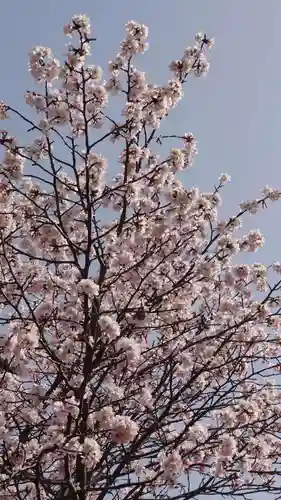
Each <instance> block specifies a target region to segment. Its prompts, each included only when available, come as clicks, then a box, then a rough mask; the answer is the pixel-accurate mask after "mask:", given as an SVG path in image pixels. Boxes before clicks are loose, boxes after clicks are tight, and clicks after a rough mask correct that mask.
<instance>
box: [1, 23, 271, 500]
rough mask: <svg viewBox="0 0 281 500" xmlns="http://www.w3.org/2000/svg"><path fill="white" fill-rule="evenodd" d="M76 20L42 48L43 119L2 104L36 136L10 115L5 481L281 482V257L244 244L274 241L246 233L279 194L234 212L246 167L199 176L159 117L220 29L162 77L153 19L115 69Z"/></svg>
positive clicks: (4, 182) (52, 488)
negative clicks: (186, 180) (146, 66)
mask: <svg viewBox="0 0 281 500" xmlns="http://www.w3.org/2000/svg"><path fill="white" fill-rule="evenodd" d="M64 33H65V35H67V36H69V37H70V38H71V42H70V44H69V46H68V52H67V56H66V60H65V61H64V62H63V63H61V62H60V61H59V60H58V59H56V58H55V57H54V56H53V54H52V51H51V50H50V49H49V48H46V47H41V46H39V47H35V48H34V49H33V50H32V51H31V52H30V54H29V67H30V72H31V74H32V76H33V77H34V79H35V82H36V84H37V90H36V91H29V92H27V93H26V103H27V104H28V105H29V106H30V107H31V108H32V110H31V113H32V114H33V116H34V118H27V117H26V116H25V114H23V113H22V112H20V111H18V110H16V109H14V108H13V107H12V106H10V105H9V104H7V103H4V102H1V105H0V117H1V119H2V120H7V124H8V125H9V120H11V118H12V117H15V118H16V119H22V120H23V121H24V122H25V123H26V125H27V127H28V129H29V133H30V136H33V138H32V139H31V140H30V143H29V144H28V145H22V144H21V142H20V139H18V138H16V137H14V136H12V135H11V132H10V130H9V131H8V130H7V129H4V130H1V132H0V143H1V146H2V151H3V155H2V163H1V165H0V205H1V209H0V281H1V288H0V308H1V313H0V323H1V325H2V326H1V330H0V368H1V373H0V399H1V405H0V448H1V455H0V496H1V498H3V499H11V500H12V499H20V500H24V499H26V500H29V499H30V500H35V499H36V500H44V499H50V500H51V499H62V498H65V499H66V498H67V499H78V500H93V499H97V500H102V499H104V498H109V495H110V498H113V499H116V500H118V499H121V498H122V499H124V500H125V499H126V500H137V499H141V498H143V499H147V500H150V499H159V500H160V499H166V498H174V499H189V498H197V497H199V496H202V495H220V494H224V495H232V496H233V497H235V496H237V497H238V496H241V495H244V497H245V498H247V496H248V497H249V496H250V495H251V494H252V493H254V492H270V491H272V492H274V493H275V494H278V492H279V491H280V488H279V487H278V482H275V479H276V476H277V475H278V474H279V473H280V472H279V471H280V458H279V457H280V454H281V442H280V430H281V421H280V417H281V393H280V390H279V387H278V375H277V374H278V370H279V365H280V360H281V337H280V333H279V332H280V327H281V318H280V311H281V293H280V287H281V278H280V275H281V264H280V263H278V262H276V263H274V264H273V265H272V266H269V267H266V266H264V265H262V264H260V263H255V264H252V265H242V264H240V262H239V263H238V261H237V259H236V256H237V254H238V253H242V252H256V250H258V249H259V248H260V247H261V246H262V245H263V244H264V239H263V236H262V234H261V233H260V231H258V230H253V231H250V232H249V233H248V234H245V235H242V236H241V234H242V233H241V229H240V228H241V218H242V216H243V215H244V214H246V213H249V214H255V213H257V212H258V211H259V210H262V209H263V208H265V207H266V205H267V203H270V202H274V201H276V200H278V199H279V198H280V193H279V191H278V190H276V189H273V188H269V187H268V186H266V187H265V188H264V189H263V190H262V192H261V195H260V198H258V199H256V200H252V201H246V202H243V203H241V205H240V208H239V212H238V213H237V214H236V215H235V216H234V217H231V218H230V219H229V220H225V221H222V220H221V219H220V218H219V214H218V208H219V205H220V202H221V198H220V192H221V189H222V188H223V186H224V184H225V183H227V182H228V181H229V180H230V178H229V176H228V175H227V174H225V173H223V174H221V176H220V178H219V181H218V183H217V186H216V187H215V189H214V190H213V191H212V192H208V193H206V192H201V191H200V190H199V189H197V188H189V189H187V188H186V187H185V186H184V184H183V182H182V181H181V180H180V178H179V174H180V173H181V172H182V171H183V170H188V169H189V168H190V167H191V166H192V164H193V160H194V157H195V155H196V154H197V148H196V140H195V138H194V136H193V135H192V134H191V133H183V132H178V131H176V132H175V133H174V134H173V135H171V136H163V135H161V134H160V126H161V122H162V121H163V120H166V119H167V116H168V114H169V113H170V111H171V110H172V108H173V107H174V106H175V105H177V104H178V102H179V101H180V99H181V98H182V97H183V86H184V84H185V82H186V80H187V78H188V77H192V76H193V75H194V76H201V75H204V74H205V73H206V72H207V71H208V69H209V63H208V61H207V52H208V50H209V49H210V48H211V47H212V45H213V40H212V39H209V38H208V37H207V36H206V35H204V34H201V33H198V34H197V35H196V37H195V44H194V45H193V46H190V47H187V48H186V50H185V51H184V53H183V56H182V58H181V59H179V60H175V61H172V62H171V63H170V70H171V73H172V76H171V80H170V81H168V83H167V84H165V85H163V86H156V85H152V84H150V83H149V82H148V81H147V76H146V74H145V73H144V72H141V71H139V70H138V69H137V68H136V67H135V65H134V57H135V56H136V55H138V54H141V53H143V52H145V51H146V50H147V48H148V41H147V40H148V29H147V27H146V26H143V25H141V24H138V23H136V22H134V21H130V22H128V23H127V25H126V35H125V39H124V40H123V41H122V43H121V46H120V51H119V52H118V54H117V55H116V56H115V57H114V58H113V59H112V61H110V63H109V70H108V72H107V74H106V75H105V80H103V74H102V69H101V68H100V67H98V66H95V65H88V62H87V61H88V59H87V57H88V56H90V53H91V44H92V43H93V42H95V39H94V38H92V37H91V30H90V23H89V19H88V18H87V17H86V16H84V15H78V16H74V17H73V18H72V20H71V21H70V23H69V24H67V25H66V26H65V27H64ZM115 95H118V96H119V97H118V99H119V102H120V103H122V104H121V107H122V109H121V112H120V119H119V121H118V122H116V121H115V120H114V119H113V118H112V117H110V115H109V111H108V109H109V101H110V99H111V97H112V96H115ZM5 123H6V122H5ZM170 139H171V140H173V141H174V142H176V146H177V147H173V148H171V149H170V150H169V154H168V155H167V156H165V155H160V154H155V150H156V149H157V148H158V149H159V147H160V146H161V144H162V143H163V141H168V140H170ZM108 141H110V142H111V143H113V144H115V147H116V158H117V161H116V165H115V166H114V169H115V173H114V175H115V177H114V178H112V176H111V175H109V174H108V171H107V167H108V163H109V162H108V159H107V158H106V157H104V156H103V155H102V154H101V152H100V147H101V144H104V143H105V144H107V143H108ZM156 145H157V148H156ZM158 149H157V150H158ZM117 164H118V165H119V167H118V171H116V169H117ZM186 175H188V173H187V174H186ZM237 230H239V231H237ZM240 233H241V234H240ZM269 272H270V274H271V276H273V277H274V276H275V284H274V285H270V284H269V280H268V273H269ZM260 292H261V294H260ZM261 296H262V298H261V299H260V297H261ZM276 375H277V376H276Z"/></svg>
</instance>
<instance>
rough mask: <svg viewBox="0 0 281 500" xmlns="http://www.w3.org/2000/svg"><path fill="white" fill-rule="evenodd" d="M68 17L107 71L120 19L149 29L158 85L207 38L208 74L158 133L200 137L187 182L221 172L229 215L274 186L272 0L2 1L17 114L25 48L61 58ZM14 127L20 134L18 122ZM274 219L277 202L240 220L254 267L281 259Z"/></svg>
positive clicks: (279, 6)
mask: <svg viewBox="0 0 281 500" xmlns="http://www.w3.org/2000/svg"><path fill="white" fill-rule="evenodd" d="M75 13H87V14H88V15H89V16H90V17H91V20H92V25H93V27H94V32H95V34H96V35H97V36H98V39H99V40H98V42H97V44H96V45H95V46H94V49H93V62H96V63H98V64H100V65H101V66H103V67H105V69H106V66H107V62H108V60H109V59H111V58H112V57H113V56H114V54H115V53H116V51H117V50H118V43H119V42H120V41H121V40H122V38H123V33H124V24H125V22H126V21H127V20H130V19H134V20H136V21H138V22H142V23H145V24H147V25H148V26H149V28H150V33H149V42H150V50H149V51H148V52H147V53H146V55H145V56H143V57H142V59H141V60H140V65H141V68H142V69H145V70H146V71H147V72H148V75H149V77H150V79H151V80H152V81H153V82H155V83H159V84H161V83H164V82H165V81H166V80H167V79H168V78H169V71H168V63H169V62H170V60H172V59H174V58H177V57H180V56H181V54H182V52H183V50H184V48H185V47H186V46H187V45H189V44H190V42H192V40H193V36H194V34H195V33H196V32H197V31H201V30H202V31H206V32H207V34H208V35H210V36H214V37H215V39H216V44H215V46H214V48H213V49H212V51H211V53H210V60H211V70H210V73H209V75H208V76H207V78H203V79H191V80H190V81H189V82H188V84H187V86H186V89H185V99H184V102H182V103H181V104H180V106H179V107H178V108H177V109H176V110H174V111H173V113H172V114H171V116H170V119H169V121H168V122H167V123H166V124H165V133H182V132H187V131H191V132H193V133H194V135H195V136H196V138H197V140H198V147H199V151H200V155H199V156H198V157H197V159H196V164H195V165H196V167H195V168H194V170H192V171H191V172H189V173H188V174H186V176H185V184H186V185H187V186H188V185H191V186H193V185H199V187H202V188H203V189H208V188H211V187H212V185H213V184H214V182H216V180H217V177H218V175H219V173H220V172H224V171H226V172H228V173H229V174H230V175H231V176H232V179H233V180H232V182H231V184H230V185H228V186H227V187H226V188H225V191H224V208H223V210H224V211H226V212H227V213H230V212H231V213H232V212H234V211H235V210H236V207H237V205H238V203H239V202H240V201H241V200H244V199H248V198H252V197H255V196H257V195H258V194H259V190H260V189H261V188H262V187H264V185H265V184H269V185H270V186H274V187H280V188H281V176H280V165H279V164H280V153H279V145H280V142H281V141H280V121H281V101H280V99H281V91H280V87H281V85H280V83H281V66H280V63H279V46H280V30H279V23H280V18H281V2H280V0H270V1H268V2H265V1H264V0H247V1H246V2H245V1H243V0H235V1H233V2H229V1H225V0H212V1H211V0H192V1H191V0H174V1H168V0H154V1H151V0H142V1H139V2H137V1H134V0H120V1H118V2H117V1H114V0H103V1H102V2H94V1H93V0H92V1H90V0H80V1H79V2H77V1H74V0H68V1H67V2H59V1H57V0H56V1H55V0H48V1H47V2H46V1H43V0H36V1H35V0H29V1H26V2H20V1H19V0H9V1H8V2H3V3H2V4H1V21H2V23H1V24H2V26H1V31H0V57H1V67H2V71H1V76H2V77H1V84H0V98H2V99H4V100H6V101H8V102H9V103H11V104H13V105H14V106H17V107H20V108H22V109H24V107H25V104H24V92H25V91H26V90H27V89H30V88H32V81H31V78H30V76H29V74H28V67H27V64H28V59H27V53H28V51H29V50H30V49H31V48H32V47H33V46H34V45H38V44H40V45H47V46H50V47H52V48H53V50H54V52H55V54H56V55H57V56H62V55H63V53H64V51H65V49H64V44H65V43H66V40H65V38H64V36H63V34H62V26H63V24H64V23H66V22H67V21H68V20H69V19H70V18H71V16H72V15H73V14H75ZM13 130H14V131H17V130H18V124H17V123H16V122H14V124H13ZM280 215H281V204H276V205H273V206H271V207H270V208H269V209H268V210H266V211H265V212H264V213H262V214H260V215H259V216H258V217H257V218H256V217H254V218H251V220H250V221H247V223H246V227H247V228H249V227H252V226H253V227H258V228H260V229H261V230H262V231H263V232H264V234H265V237H266V247H265V248H264V249H263V250H262V251H261V252H260V253H259V255H258V256H257V258H256V260H263V261H266V262H268V263H269V262H270V261H271V260H277V259H280V260H281V248H280V243H281V236H280V233H279V230H278V229H279V227H278V225H279V224H278V223H279V218H280Z"/></svg>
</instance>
